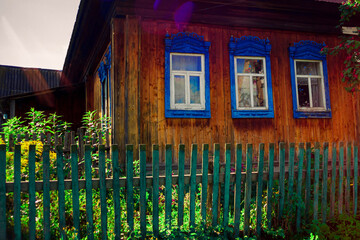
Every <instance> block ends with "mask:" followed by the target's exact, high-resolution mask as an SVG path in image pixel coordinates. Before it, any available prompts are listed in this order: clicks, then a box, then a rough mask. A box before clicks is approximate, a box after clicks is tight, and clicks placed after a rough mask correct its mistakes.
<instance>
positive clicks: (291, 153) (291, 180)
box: [288, 143, 295, 201]
mask: <svg viewBox="0 0 360 240" xmlns="http://www.w3.org/2000/svg"><path fill="white" fill-rule="evenodd" d="M294 159H295V143H290V149H289V194H288V200H290V201H291V199H292V195H293V191H294Z"/></svg>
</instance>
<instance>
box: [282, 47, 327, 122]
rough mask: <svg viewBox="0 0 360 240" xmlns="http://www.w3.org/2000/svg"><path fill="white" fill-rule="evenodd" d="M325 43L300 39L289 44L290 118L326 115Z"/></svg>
mask: <svg viewBox="0 0 360 240" xmlns="http://www.w3.org/2000/svg"><path fill="white" fill-rule="evenodd" d="M324 46H325V44H319V43H316V42H313V41H300V42H298V43H295V44H294V46H293V47H290V48H289V53H290V67H291V85H292V96H293V106H294V107H293V112H294V118H330V117H331V109H330V97H329V84H328V77H327V67H326V56H324V55H321V54H320V50H321V48H322V47H324Z"/></svg>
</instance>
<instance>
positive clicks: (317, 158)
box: [314, 142, 320, 220]
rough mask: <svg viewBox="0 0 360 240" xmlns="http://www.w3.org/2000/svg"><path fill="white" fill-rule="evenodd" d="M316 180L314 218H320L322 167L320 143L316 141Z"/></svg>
mask: <svg viewBox="0 0 360 240" xmlns="http://www.w3.org/2000/svg"><path fill="white" fill-rule="evenodd" d="M314 155H315V163H314V171H315V176H314V178H315V180H314V220H317V219H318V209H319V169H320V144H319V143H318V142H317V143H315V154H314Z"/></svg>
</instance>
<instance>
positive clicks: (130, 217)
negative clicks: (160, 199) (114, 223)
mask: <svg viewBox="0 0 360 240" xmlns="http://www.w3.org/2000/svg"><path fill="white" fill-rule="evenodd" d="M133 150H134V147H133V145H126V195H127V196H126V209H127V222H128V224H129V228H130V231H133V230H134V188H133V177H134V153H133Z"/></svg>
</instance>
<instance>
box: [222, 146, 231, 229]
mask: <svg viewBox="0 0 360 240" xmlns="http://www.w3.org/2000/svg"><path fill="white" fill-rule="evenodd" d="M230 163H231V144H230V143H227V144H226V145H225V181H224V209H223V227H227V226H228V224H229V200H230V199H229V198H230Z"/></svg>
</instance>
